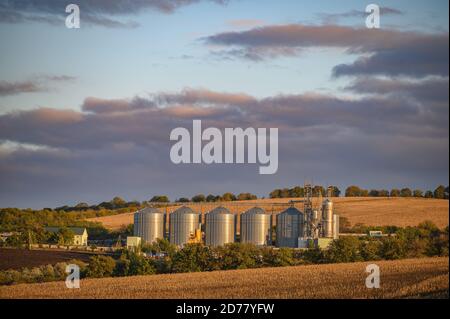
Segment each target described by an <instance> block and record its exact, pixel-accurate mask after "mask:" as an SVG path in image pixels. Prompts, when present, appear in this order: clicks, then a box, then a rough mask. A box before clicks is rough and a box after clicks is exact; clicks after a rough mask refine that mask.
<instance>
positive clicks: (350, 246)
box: [326, 237, 362, 263]
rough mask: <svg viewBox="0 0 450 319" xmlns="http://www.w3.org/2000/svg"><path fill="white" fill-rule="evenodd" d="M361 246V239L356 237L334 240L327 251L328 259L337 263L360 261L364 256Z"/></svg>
mask: <svg viewBox="0 0 450 319" xmlns="http://www.w3.org/2000/svg"><path fill="white" fill-rule="evenodd" d="M359 246H360V242H359V239H358V238H355V237H342V238H339V239H336V240H333V242H332V243H331V244H330V246H329V247H328V250H327V252H326V256H327V259H328V260H329V261H331V262H335V263H343V262H354V261H360V260H362V257H361V255H360V249H359Z"/></svg>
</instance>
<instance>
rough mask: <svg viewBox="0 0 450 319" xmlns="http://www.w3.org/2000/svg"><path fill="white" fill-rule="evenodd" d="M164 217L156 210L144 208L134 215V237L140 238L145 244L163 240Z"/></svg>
mask: <svg viewBox="0 0 450 319" xmlns="http://www.w3.org/2000/svg"><path fill="white" fill-rule="evenodd" d="M164 225H165V215H164V213H162V212H161V211H159V210H158V209H156V208H150V207H147V208H144V209H141V210H140V211H137V212H136V213H134V227H133V234H134V236H137V237H141V239H142V241H143V242H145V243H152V242H154V241H156V239H157V238H161V239H163V238H164Z"/></svg>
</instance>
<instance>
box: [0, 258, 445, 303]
mask: <svg viewBox="0 0 450 319" xmlns="http://www.w3.org/2000/svg"><path fill="white" fill-rule="evenodd" d="M375 263H376V264H377V265H378V266H379V267H380V272H381V276H380V288H379V289H368V288H367V287H366V285H365V279H366V277H367V275H368V274H367V273H366V272H365V270H366V266H367V265H368V264H370V262H358V263H349V264H330V265H308V266H295V267H281V268H263V269H248V270H229V271H215V272H209V273H187V274H168V275H153V276H152V275H151V276H136V277H122V278H103V279H85V280H82V281H81V288H80V289H67V288H66V287H65V284H64V282H53V283H42V284H20V285H16V286H9V287H5V286H3V287H0V298H162V299H165V298H180V299H185V298H186V299H189V298H219V299H224V298H244V299H245V298H430V297H433V298H448V295H449V293H448V291H449V288H448V280H449V260H448V258H446V257H445V258H421V259H404V260H397V261H377V262H375Z"/></svg>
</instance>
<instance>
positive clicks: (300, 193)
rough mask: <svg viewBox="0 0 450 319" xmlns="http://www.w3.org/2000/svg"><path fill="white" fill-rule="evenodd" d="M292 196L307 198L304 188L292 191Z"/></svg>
mask: <svg viewBox="0 0 450 319" xmlns="http://www.w3.org/2000/svg"><path fill="white" fill-rule="evenodd" d="M289 192H290V195H289V197H303V196H305V191H304V189H303V187H300V186H295V187H294V188H292V189H290V191H289Z"/></svg>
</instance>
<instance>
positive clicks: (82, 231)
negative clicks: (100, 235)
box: [45, 227, 88, 246]
mask: <svg viewBox="0 0 450 319" xmlns="http://www.w3.org/2000/svg"><path fill="white" fill-rule="evenodd" d="M60 229H61V227H45V230H46V231H48V232H49V233H57V232H59V230H60ZM67 229H68V230H70V231H72V232H73V234H74V236H73V243H72V244H73V245H77V246H87V242H88V233H87V230H86V228H84V227H67Z"/></svg>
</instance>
